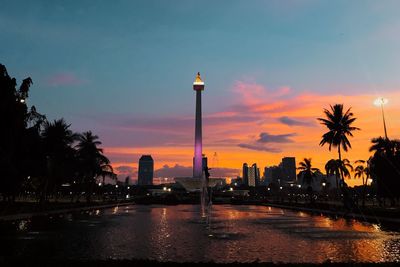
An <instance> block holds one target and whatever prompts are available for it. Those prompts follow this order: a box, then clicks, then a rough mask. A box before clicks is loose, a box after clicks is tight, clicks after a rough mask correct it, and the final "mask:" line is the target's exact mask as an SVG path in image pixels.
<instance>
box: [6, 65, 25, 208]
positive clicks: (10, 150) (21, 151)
mask: <svg viewBox="0 0 400 267" xmlns="http://www.w3.org/2000/svg"><path fill="white" fill-rule="evenodd" d="M31 84H32V80H31V79H30V78H27V79H25V80H24V81H23V82H22V84H21V86H20V89H19V90H17V89H16V86H17V82H16V79H15V78H11V77H10V76H9V75H8V73H7V69H6V67H5V66H4V65H2V64H0V114H2V115H3V117H2V125H3V126H4V127H2V129H1V131H0V160H1V162H2V164H3V170H2V172H1V174H0V183H1V186H0V187H1V189H0V190H1V191H2V193H3V200H6V199H7V200H9V201H14V200H15V196H16V193H17V192H18V191H19V190H20V187H21V185H22V183H23V182H24V180H25V178H26V177H25V174H26V166H24V163H25V162H26V158H27V153H25V152H26V147H25V146H24V144H25V142H24V140H25V136H26V121H27V114H28V112H27V106H26V101H25V98H26V97H27V96H28V92H29V87H30V85H31Z"/></svg>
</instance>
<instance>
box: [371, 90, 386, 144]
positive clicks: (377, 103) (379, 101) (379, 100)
mask: <svg viewBox="0 0 400 267" xmlns="http://www.w3.org/2000/svg"><path fill="white" fill-rule="evenodd" d="M388 102H389V100H387V99H386V98H383V97H379V98H377V99H375V101H374V105H375V106H377V107H381V110H382V119H383V129H384V130H385V138H386V139H388V137H387V131H386V121H385V113H384V112H383V105H386V104H387V103H388Z"/></svg>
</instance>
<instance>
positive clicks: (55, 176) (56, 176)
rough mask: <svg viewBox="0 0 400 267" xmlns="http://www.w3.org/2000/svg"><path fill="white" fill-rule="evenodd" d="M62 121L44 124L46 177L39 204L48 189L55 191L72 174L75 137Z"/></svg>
mask: <svg viewBox="0 0 400 267" xmlns="http://www.w3.org/2000/svg"><path fill="white" fill-rule="evenodd" d="M69 127H70V125H69V124H67V123H66V122H65V120H64V119H59V120H54V121H53V122H46V123H45V125H44V130H43V132H42V138H43V143H44V151H45V155H46V165H47V175H46V177H45V179H44V181H43V184H42V195H41V199H40V202H41V203H43V202H44V201H45V200H46V197H47V193H48V189H49V188H50V189H51V190H52V191H55V190H56V189H57V188H58V187H59V186H60V185H61V184H62V183H63V182H71V180H70V179H71V178H72V176H73V172H74V168H73V167H74V158H75V153H76V152H75V150H74V149H73V148H72V144H73V143H74V141H75V140H76V139H77V135H76V134H75V133H73V132H72V131H71V130H70V129H69Z"/></svg>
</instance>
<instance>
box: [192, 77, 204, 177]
mask: <svg viewBox="0 0 400 267" xmlns="http://www.w3.org/2000/svg"><path fill="white" fill-rule="evenodd" d="M193 90H195V91H196V124H195V136H194V159H193V163H194V164H193V178H201V177H202V176H203V168H204V167H203V151H202V150H203V140H202V115H201V91H203V90H204V82H203V81H202V80H201V77H200V72H198V73H197V76H196V80H195V81H194V83H193Z"/></svg>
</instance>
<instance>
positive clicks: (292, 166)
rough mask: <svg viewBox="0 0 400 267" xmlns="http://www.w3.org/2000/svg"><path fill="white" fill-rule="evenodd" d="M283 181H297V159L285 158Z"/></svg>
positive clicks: (283, 161)
mask: <svg viewBox="0 0 400 267" xmlns="http://www.w3.org/2000/svg"><path fill="white" fill-rule="evenodd" d="M281 168H282V174H283V177H282V178H283V180H285V181H296V180H297V179H296V158H294V157H285V158H283V159H282V163H281Z"/></svg>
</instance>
